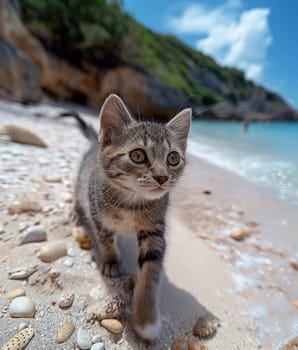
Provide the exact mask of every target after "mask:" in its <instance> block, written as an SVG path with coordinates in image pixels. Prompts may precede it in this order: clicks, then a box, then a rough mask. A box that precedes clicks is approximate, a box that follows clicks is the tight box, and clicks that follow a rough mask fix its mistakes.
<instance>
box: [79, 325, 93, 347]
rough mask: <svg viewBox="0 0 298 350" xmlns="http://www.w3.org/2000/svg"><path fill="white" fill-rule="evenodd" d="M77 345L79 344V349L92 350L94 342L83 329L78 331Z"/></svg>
mask: <svg viewBox="0 0 298 350" xmlns="http://www.w3.org/2000/svg"><path fill="white" fill-rule="evenodd" d="M77 344H78V347H79V348H80V349H82V350H87V349H90V348H91V346H92V341H91V338H90V335H89V333H88V332H87V331H86V330H85V329H83V328H79V329H78V334H77Z"/></svg>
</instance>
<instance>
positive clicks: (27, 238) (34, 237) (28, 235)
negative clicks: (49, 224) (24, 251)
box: [19, 225, 47, 244]
mask: <svg viewBox="0 0 298 350" xmlns="http://www.w3.org/2000/svg"><path fill="white" fill-rule="evenodd" d="M46 239H47V233H46V229H45V228H44V227H43V226H41V225H36V226H31V227H28V228H27V229H26V230H25V231H23V232H22V233H21V234H20V236H19V244H25V243H32V242H41V241H45V240H46Z"/></svg>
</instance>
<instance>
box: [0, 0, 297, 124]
mask: <svg viewBox="0 0 298 350" xmlns="http://www.w3.org/2000/svg"><path fill="white" fill-rule="evenodd" d="M20 5H21V6H19V3H18V2H17V1H16V0H0V35H1V37H2V40H1V42H0V63H1V65H0V67H1V68H0V76H1V77H3V78H1V83H0V96H1V97H3V98H8V99H12V100H18V101H21V102H33V101H38V100H39V98H40V96H41V91H42V90H43V91H45V92H46V93H48V94H50V95H52V96H54V97H56V98H59V99H64V100H71V101H75V102H79V103H82V104H87V105H89V106H92V107H96V108H98V106H100V104H101V103H102V101H103V100H104V99H105V97H106V96H107V95H108V94H110V93H111V92H115V93H118V94H119V95H120V96H121V97H122V98H123V99H124V100H125V101H126V102H127V104H128V105H129V107H130V109H131V111H132V112H133V113H134V114H136V115H138V114H141V115H142V116H144V117H149V118H158V119H160V118H168V117H170V116H171V115H173V114H174V113H175V112H176V111H177V110H179V109H181V108H183V107H185V106H191V107H192V108H193V112H194V115H199V116H200V117H202V118H220V119H240V120H241V119H247V118H248V119H251V120H268V119H274V120H296V119H297V120H298V115H297V112H295V111H293V110H292V109H291V108H290V107H289V106H288V105H287V104H286V103H285V102H284V101H283V100H282V99H281V98H280V97H279V96H278V95H276V94H275V93H273V92H270V91H268V90H266V89H264V88H262V87H259V86H256V85H255V84H254V83H253V82H251V81H248V80H246V79H245V77H244V74H243V72H241V71H239V70H236V69H231V68H223V67H220V66H219V65H217V64H216V63H215V62H214V60H212V59H211V58H210V57H208V56H206V55H203V54H202V53H200V52H197V51H195V50H193V49H191V48H189V47H188V46H186V45H185V44H183V43H182V42H180V41H179V40H178V39H177V38H175V37H173V36H165V35H160V34H156V33H153V32H152V31H150V30H148V29H146V28H144V27H143V26H142V25H141V24H139V23H138V22H136V21H135V20H134V19H133V18H132V17H131V16H130V15H128V14H126V13H124V12H123V11H122V10H121V6H120V4H119V3H118V2H117V1H109V2H105V1H101V0H89V1H87V2H83V1H82V2H79V1H76V2H67V3H66V2H61V1H58V0H49V1H46V2H40V1H36V0H21V1H20ZM24 23H25V24H24ZM4 47H5V50H6V51H5V52H6V53H5V54H4ZM8 47H10V55H11V56H10V57H11V58H9V59H8V58H7V50H8ZM5 55H6V56H5ZM20 55H21V57H22V59H20V57H19V56H20ZM17 57H18V58H17ZM16 60H19V61H18V62H21V61H20V60H22V64H20V65H19V64H16V63H15V62H17V61H16ZM3 62H4V63H5V64H2V63H3ZM16 67H17V68H16ZM8 71H9V72H11V73H9V74H8ZM12 72H13V73H12ZM25 76H26V78H24V77H25Z"/></svg>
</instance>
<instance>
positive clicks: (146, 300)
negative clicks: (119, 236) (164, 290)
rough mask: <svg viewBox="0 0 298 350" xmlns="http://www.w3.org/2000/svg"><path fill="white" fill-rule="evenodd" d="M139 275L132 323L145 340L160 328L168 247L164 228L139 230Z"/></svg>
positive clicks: (155, 335) (153, 336)
mask: <svg viewBox="0 0 298 350" xmlns="http://www.w3.org/2000/svg"><path fill="white" fill-rule="evenodd" d="M138 245H139V257H138V264H139V270H138V277H137V284H136V286H135V290H134V297H133V310H132V311H133V324H134V328H135V330H136V332H137V333H138V334H139V335H140V336H141V337H142V338H143V339H146V340H154V339H156V338H157V337H158V336H159V333H160V331H161V316H160V312H159V306H158V291H159V280H160V274H161V270H162V260H163V256H164V251H165V246H166V244H165V240H164V237H163V231H161V230H158V229H156V230H155V231H152V232H144V231H141V232H139V233H138Z"/></svg>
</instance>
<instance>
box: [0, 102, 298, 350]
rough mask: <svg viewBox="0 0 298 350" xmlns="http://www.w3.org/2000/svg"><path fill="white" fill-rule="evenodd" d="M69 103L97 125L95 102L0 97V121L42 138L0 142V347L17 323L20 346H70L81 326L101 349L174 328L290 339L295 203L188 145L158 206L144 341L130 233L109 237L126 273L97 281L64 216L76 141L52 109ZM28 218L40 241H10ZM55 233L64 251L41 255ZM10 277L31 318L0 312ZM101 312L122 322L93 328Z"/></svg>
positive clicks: (226, 343)
mask: <svg viewBox="0 0 298 350" xmlns="http://www.w3.org/2000/svg"><path fill="white" fill-rule="evenodd" d="M69 108H72V109H73V108H76V110H78V111H79V112H80V113H81V115H82V116H83V117H84V118H85V119H86V120H87V121H89V122H90V123H92V124H93V125H94V126H95V127H97V119H96V118H95V113H93V112H92V111H89V110H87V109H84V108H81V107H78V106H74V105H67V104H58V103H53V102H51V101H45V102H44V103H42V104H40V105H37V106H20V105H18V104H14V103H7V102H3V101H0V127H1V126H3V125H6V124H15V125H19V126H22V127H26V128H28V129H30V130H32V131H34V132H35V133H37V134H38V135H39V136H40V137H41V138H42V139H43V140H44V141H45V142H46V143H47V144H48V147H47V148H39V147H35V146H29V145H22V144H18V143H12V142H7V141H0V167H1V173H0V247H1V255H0V330H1V331H0V346H2V345H3V344H4V343H5V342H7V341H8V340H9V339H10V338H11V337H12V336H13V335H14V334H16V333H17V331H18V329H21V326H20V324H21V323H22V322H23V323H24V322H25V324H26V325H27V326H31V327H33V328H34V330H35V335H34V337H33V339H32V340H31V341H30V343H29V345H28V346H27V348H26V349H31V350H33V349H49V350H50V349H79V348H78V347H77V334H78V330H79V329H82V328H83V329H85V330H86V331H87V333H88V334H89V336H90V338H93V341H94V342H95V341H100V342H103V343H104V344H105V349H106V350H110V349H111V350H113V349H115V350H118V349H123V350H126V349H127V350H138V349H140V350H142V349H152V350H168V349H171V345H172V343H173V342H174V340H176V339H187V340H190V341H196V342H199V343H201V344H204V345H205V346H206V347H207V349H210V350H233V349H235V350H236V349H237V350H238V349H241V350H246V349H247V350H250V349H251V350H254V349H268V350H270V349H283V350H290V349H293V350H294V349H296V348H295V347H294V345H293V346H292V347H291V345H288V347H287V345H286V344H287V343H288V344H290V343H289V341H290V340H291V339H294V338H295V337H297V335H298V278H297V276H298V255H297V246H298V235H297V231H298V217H297V208H294V207H291V206H289V205H288V204H287V203H284V202H281V201H279V200H278V199H275V198H274V197H272V195H271V194H270V193H267V192H266V191H264V190H263V189H260V188H258V187H256V186H255V185H253V184H250V183H248V182H247V181H245V179H243V178H240V177H238V176H236V175H234V174H232V173H229V172H228V171H226V170H223V169H221V168H218V167H216V166H214V165H211V164H209V163H206V162H205V161H203V160H201V159H198V158H196V157H194V156H189V163H188V166H187V168H186V170H185V175H184V176H183V178H182V179H181V181H180V183H179V184H178V186H177V188H176V190H175V192H174V193H173V195H172V198H171V206H170V210H169V213H168V220H167V222H168V229H167V232H166V239H167V243H168V248H167V252H166V258H165V264H164V265H165V268H164V275H163V280H162V285H161V291H160V304H161V311H162V321H163V331H162V334H161V336H160V339H159V340H157V341H155V342H153V343H152V344H147V343H144V342H143V341H141V340H139V339H138V338H137V336H136V335H135V333H134V332H133V330H132V327H131V320H130V307H129V304H130V301H131V295H132V283H133V279H134V272H135V268H136V252H135V246H136V242H135V240H134V239H133V238H132V239H128V240H123V239H121V241H120V247H121V250H122V253H123V255H124V263H125V267H126V270H127V273H126V274H125V275H124V276H123V277H122V278H120V279H114V280H107V279H104V278H103V277H102V276H101V275H100V272H99V270H98V268H97V266H96V263H95V261H94V259H93V258H92V256H93V254H92V251H91V250H84V249H81V248H80V246H79V244H78V242H76V239H75V237H76V236H77V235H78V234H82V233H84V232H83V231H82V228H80V227H76V226H75V225H74V224H73V223H72V222H71V220H70V219H69V212H70V210H71V207H72V195H73V183H74V179H75V177H76V172H77V168H78V165H79V162H80V158H81V156H82V155H83V153H84V151H85V150H86V149H87V147H88V141H86V140H85V139H84V137H83V136H82V134H81V132H80V130H79V129H78V127H77V125H76V123H75V122H74V121H72V120H71V119H70V120H59V121H57V120H54V119H53V116H55V115H56V114H57V113H58V112H59V111H62V110H65V109H69ZM25 201H33V202H35V203H38V204H39V206H40V210H37V211H36V212H32V211H31V212H29V214H28V213H12V211H11V210H10V209H9V208H11V207H13V206H14V205H15V204H19V203H23V202H25ZM34 225H42V226H43V227H44V228H45V231H46V235H47V242H46V241H44V242H38V243H37V242H33V243H26V244H21V245H20V244H19V239H20V235H21V233H22V232H23V231H24V230H25V229H26V228H28V227H29V228H30V227H32V226H34ZM56 240H62V241H63V244H65V246H66V248H67V254H66V255H64V256H61V257H60V258H59V259H57V260H55V261H53V262H50V263H47V262H43V261H41V260H40V259H39V257H38V254H37V252H38V250H39V249H40V248H41V247H42V246H44V245H45V244H47V243H48V242H53V241H56ZM33 266H34V267H35V266H37V267H36V271H35V272H34V273H32V275H30V276H28V277H26V278H24V279H20V280H14V279H10V278H9V273H11V272H12V271H13V270H14V269H16V268H21V269H23V270H26V269H27V270H28V269H29V268H30V267H33ZM53 273H56V274H58V276H56V275H54V274H53ZM53 276H54V277H53ZM55 276H56V277H55ZM17 287H21V288H23V289H24V290H25V292H26V295H27V296H28V297H30V299H31V300H32V301H33V302H34V304H35V306H36V312H35V315H34V317H31V318H13V317H11V316H10V312H9V306H10V304H11V300H9V299H8V298H7V293H8V292H9V291H11V290H12V289H13V288H17ZM71 294H74V300H73V303H72V305H71V306H69V307H68V308H66V309H65V308H61V307H59V305H58V304H59V300H61V298H65V296H69V295H71ZM206 313H208V314H211V315H214V316H216V317H217V318H219V320H220V326H219V327H218V329H217V333H216V334H215V336H214V337H212V338H211V339H199V338H198V337H195V336H193V335H192V329H193V326H194V324H195V322H196V320H197V319H198V317H200V316H202V315H205V314H206ZM108 317H112V318H117V319H118V320H120V321H121V322H122V324H123V325H124V329H123V332H122V333H120V334H118V335H114V334H112V333H110V332H109V331H107V330H106V329H105V328H103V327H101V325H100V320H101V319H103V318H108ZM66 321H72V322H73V323H74V325H75V331H74V332H73V334H72V335H71V337H70V339H69V340H68V341H66V342H65V343H62V344H58V343H57V331H58V329H59V327H60V326H61V325H62V324H63V323H64V322H66ZM23 325H24V324H23ZM95 336H96V338H94V337H95ZM95 339H96V340H95Z"/></svg>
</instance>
